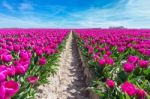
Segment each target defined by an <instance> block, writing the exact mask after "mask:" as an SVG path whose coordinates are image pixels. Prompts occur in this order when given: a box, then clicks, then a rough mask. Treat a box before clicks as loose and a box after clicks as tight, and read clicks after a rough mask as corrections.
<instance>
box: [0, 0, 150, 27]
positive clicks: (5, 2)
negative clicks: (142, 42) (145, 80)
mask: <svg viewBox="0 0 150 99" xmlns="http://www.w3.org/2000/svg"><path fill="white" fill-rule="evenodd" d="M110 26H125V27H128V28H150V0H0V28H12V27H14V28H16V27H20V28H36V27H37V28H93V27H95V28H97V27H104V28H105V27H110Z"/></svg>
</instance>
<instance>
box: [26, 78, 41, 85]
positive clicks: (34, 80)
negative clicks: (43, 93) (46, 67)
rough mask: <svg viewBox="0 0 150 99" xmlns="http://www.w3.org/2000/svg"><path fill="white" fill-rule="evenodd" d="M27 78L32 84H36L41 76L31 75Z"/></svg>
mask: <svg viewBox="0 0 150 99" xmlns="http://www.w3.org/2000/svg"><path fill="white" fill-rule="evenodd" d="M27 80H28V82H29V83H31V84H36V83H37V82H38V80H39V77H35V76H29V77H28V79H27Z"/></svg>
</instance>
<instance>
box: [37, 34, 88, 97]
mask: <svg viewBox="0 0 150 99" xmlns="http://www.w3.org/2000/svg"><path fill="white" fill-rule="evenodd" d="M59 65H60V67H59V71H58V73H57V74H56V75H55V76H54V77H50V78H49V80H50V81H51V83H50V84H46V85H44V86H40V87H39V88H38V89H39V93H38V95H37V96H38V97H36V99H88V98H87V97H88V96H87V95H88V93H87V92H85V91H84V89H85V88H86V86H85V82H84V81H85V79H84V77H83V71H82V69H81V62H80V59H79V54H78V51H77V47H76V44H75V42H74V40H73V38H72V34H70V36H69V38H68V41H67V44H66V48H65V50H64V51H63V52H62V54H61V58H60V63H59Z"/></svg>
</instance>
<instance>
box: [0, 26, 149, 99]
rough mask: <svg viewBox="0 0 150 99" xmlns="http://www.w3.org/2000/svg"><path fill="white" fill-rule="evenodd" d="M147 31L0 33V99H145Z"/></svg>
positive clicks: (35, 31)
mask: <svg viewBox="0 0 150 99" xmlns="http://www.w3.org/2000/svg"><path fill="white" fill-rule="evenodd" d="M149 57H150V30H148V29H72V30H71V29H1V30H0V99H149V98H150V66H149V65H150V58H149Z"/></svg>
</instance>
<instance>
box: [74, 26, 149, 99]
mask: <svg viewBox="0 0 150 99" xmlns="http://www.w3.org/2000/svg"><path fill="white" fill-rule="evenodd" d="M74 32H75V38H76V40H77V42H78V47H79V48H80V50H81V52H82V55H83V56H84V58H85V61H86V62H87V63H88V65H89V68H90V69H91V70H92V71H93V72H94V77H93V81H92V84H91V85H90V86H91V89H92V90H93V91H95V92H96V93H97V95H99V97H100V98H102V99H149V98H150V96H149V95H150V66H149V65H150V64H149V63H150V58H149V57H150V39H149V38H150V30H127V29H111V30H109V29H87V30H86V29H85V30H75V31H74Z"/></svg>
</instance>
